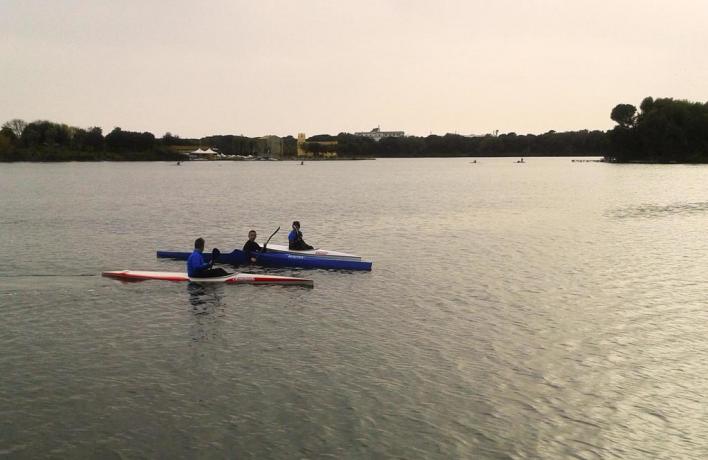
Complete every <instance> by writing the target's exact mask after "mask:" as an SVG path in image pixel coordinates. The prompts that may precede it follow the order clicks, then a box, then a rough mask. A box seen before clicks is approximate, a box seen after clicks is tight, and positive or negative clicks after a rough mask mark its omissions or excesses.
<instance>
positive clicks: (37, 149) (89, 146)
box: [0, 119, 198, 161]
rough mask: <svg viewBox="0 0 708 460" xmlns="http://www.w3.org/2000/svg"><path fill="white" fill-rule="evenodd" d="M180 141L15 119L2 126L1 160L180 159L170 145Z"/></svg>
mask: <svg viewBox="0 0 708 460" xmlns="http://www.w3.org/2000/svg"><path fill="white" fill-rule="evenodd" d="M180 142H181V140H180V139H179V137H177V136H172V135H171V134H170V133H167V134H166V135H165V137H163V138H162V139H156V138H155V136H154V135H153V134H152V133H149V132H142V133H140V132H133V131H123V130H122V129H121V128H115V129H114V130H113V131H111V132H110V133H108V134H107V135H105V136H104V135H103V131H102V130H101V128H97V127H94V128H88V129H83V128H76V127H73V126H68V125H66V124H62V123H54V122H51V121H44V120H40V121H34V122H32V123H27V122H25V121H23V120H20V119H14V120H10V121H8V122H7V123H5V124H4V125H3V126H2V128H1V129H0V161H93V160H131V161H143V160H177V159H181V158H183V156H182V155H180V154H179V153H178V152H177V151H175V150H174V149H172V148H170V146H174V145H180ZM186 142H187V143H189V142H192V143H193V142H194V140H187V141H186ZM197 142H198V141H197Z"/></svg>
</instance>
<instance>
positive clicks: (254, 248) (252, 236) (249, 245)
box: [243, 230, 262, 262]
mask: <svg viewBox="0 0 708 460" xmlns="http://www.w3.org/2000/svg"><path fill="white" fill-rule="evenodd" d="M256 236H257V235H256V231H255V230H251V231H249V232H248V241H246V244H244V245H243V252H245V253H246V254H247V255H248V256H249V257H250V258H251V262H255V261H256V257H255V256H254V255H252V254H253V253H254V252H261V251H262V249H261V245H260V244H258V243H256Z"/></svg>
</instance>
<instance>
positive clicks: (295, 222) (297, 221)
mask: <svg viewBox="0 0 708 460" xmlns="http://www.w3.org/2000/svg"><path fill="white" fill-rule="evenodd" d="M293 228H294V229H295V230H300V221H299V220H296V221H294V222H293Z"/></svg>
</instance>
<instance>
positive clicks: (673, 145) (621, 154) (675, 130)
mask: <svg viewBox="0 0 708 460" xmlns="http://www.w3.org/2000/svg"><path fill="white" fill-rule="evenodd" d="M639 110H640V111H639V112H637V108H636V107H634V106H633V105H631V104H618V105H617V106H616V107H615V108H614V109H612V112H611V114H610V118H612V120H614V121H615V122H617V126H615V128H614V129H612V130H611V131H610V132H609V135H610V150H609V153H608V155H607V158H608V159H609V160H610V161H615V162H651V163H707V162H708V102H707V103H700V102H689V101H684V100H674V99H671V98H664V99H656V100H654V99H653V98H651V97H647V98H645V99H644V100H643V101H642V103H641V104H640V106H639Z"/></svg>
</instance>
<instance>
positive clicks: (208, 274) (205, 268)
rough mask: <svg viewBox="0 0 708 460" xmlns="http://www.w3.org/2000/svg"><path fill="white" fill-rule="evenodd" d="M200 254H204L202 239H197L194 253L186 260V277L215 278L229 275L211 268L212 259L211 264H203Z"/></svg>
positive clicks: (221, 269) (221, 270) (222, 270)
mask: <svg viewBox="0 0 708 460" xmlns="http://www.w3.org/2000/svg"><path fill="white" fill-rule="evenodd" d="M202 252H204V238H197V239H196V240H194V252H192V254H191V255H190V256H189V258H188V259H187V276H189V277H190V278H215V277H218V276H226V275H228V274H229V273H228V272H227V271H226V270H224V269H223V268H212V266H213V265H214V260H213V259H212V261H211V263H206V262H204V257H203V256H202Z"/></svg>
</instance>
